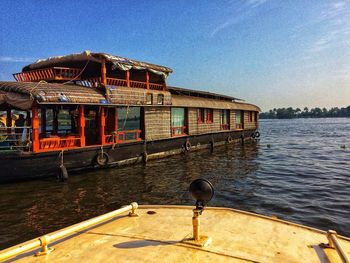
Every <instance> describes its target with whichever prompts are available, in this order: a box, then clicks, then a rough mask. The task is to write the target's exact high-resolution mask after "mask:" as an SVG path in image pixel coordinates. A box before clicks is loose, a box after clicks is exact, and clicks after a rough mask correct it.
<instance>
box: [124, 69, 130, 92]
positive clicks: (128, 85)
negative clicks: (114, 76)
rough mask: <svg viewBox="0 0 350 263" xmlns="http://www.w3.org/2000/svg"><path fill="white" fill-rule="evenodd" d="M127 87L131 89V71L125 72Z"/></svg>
mask: <svg viewBox="0 0 350 263" xmlns="http://www.w3.org/2000/svg"><path fill="white" fill-rule="evenodd" d="M125 79H126V86H127V87H128V88H130V71H129V70H127V71H125Z"/></svg>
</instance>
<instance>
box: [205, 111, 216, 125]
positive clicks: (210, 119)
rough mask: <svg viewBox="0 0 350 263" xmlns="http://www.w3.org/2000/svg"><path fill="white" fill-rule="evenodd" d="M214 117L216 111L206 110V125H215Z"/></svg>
mask: <svg viewBox="0 0 350 263" xmlns="http://www.w3.org/2000/svg"><path fill="white" fill-rule="evenodd" d="M213 115H214V111H213V109H205V120H206V123H213V119H214V118H213Z"/></svg>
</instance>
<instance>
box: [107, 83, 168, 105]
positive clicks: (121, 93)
mask: <svg viewBox="0 0 350 263" xmlns="http://www.w3.org/2000/svg"><path fill="white" fill-rule="evenodd" d="M147 93H151V94H152V97H153V103H152V104H153V105H157V96H158V95H159V94H162V95H163V96H164V104H163V105H171V94H170V92H167V91H157V90H145V89H138V88H125V87H118V88H115V89H110V99H111V103H113V104H132V105H146V96H147Z"/></svg>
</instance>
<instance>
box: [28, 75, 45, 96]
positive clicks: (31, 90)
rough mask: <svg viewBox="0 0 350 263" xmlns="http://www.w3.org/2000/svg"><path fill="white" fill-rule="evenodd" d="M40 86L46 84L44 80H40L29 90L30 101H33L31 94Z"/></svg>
mask: <svg viewBox="0 0 350 263" xmlns="http://www.w3.org/2000/svg"><path fill="white" fill-rule="evenodd" d="M40 84H47V82H46V81H45V80H40V81H39V82H38V83H37V84H36V85H35V86H34V87H33V88H31V89H29V95H30V98H31V99H33V100H34V99H35V98H34V96H33V93H32V92H34V91H35V90H36V89H37V88H38V87H39V85H40Z"/></svg>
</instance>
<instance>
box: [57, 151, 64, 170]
mask: <svg viewBox="0 0 350 263" xmlns="http://www.w3.org/2000/svg"><path fill="white" fill-rule="evenodd" d="M63 153H64V150H62V151H61V152H60V153H59V155H58V158H60V161H61V165H60V167H63V166H64V161H63Z"/></svg>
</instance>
